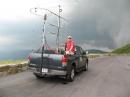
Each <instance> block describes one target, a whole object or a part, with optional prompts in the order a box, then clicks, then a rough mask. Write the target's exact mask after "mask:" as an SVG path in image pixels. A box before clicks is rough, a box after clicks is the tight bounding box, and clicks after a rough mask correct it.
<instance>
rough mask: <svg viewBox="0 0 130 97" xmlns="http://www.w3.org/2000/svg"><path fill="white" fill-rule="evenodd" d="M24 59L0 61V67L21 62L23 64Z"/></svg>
mask: <svg viewBox="0 0 130 97" xmlns="http://www.w3.org/2000/svg"><path fill="white" fill-rule="evenodd" d="M25 61H26V60H25V59H20V60H2V61H0V65H6V64H19V63H21V62H25Z"/></svg>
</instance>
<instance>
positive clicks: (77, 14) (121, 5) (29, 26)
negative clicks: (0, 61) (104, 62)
mask: <svg viewBox="0 0 130 97" xmlns="http://www.w3.org/2000/svg"><path fill="white" fill-rule="evenodd" d="M58 4H61V7H62V9H63V11H62V14H61V15H62V16H63V17H64V18H66V20H67V22H66V21H62V29H61V38H60V39H61V43H63V42H64V41H65V39H66V37H67V35H71V36H72V37H73V38H74V40H75V42H76V44H78V45H80V46H82V47H83V48H84V49H95V48H96V49H101V50H107V51H110V50H113V49H115V48H118V47H121V46H123V45H125V44H129V43H130V19H129V17H130V1H129V0H1V1H0V52H3V51H15V50H32V49H35V48H38V47H39V46H41V42H42V29H43V18H42V17H41V16H36V15H34V14H32V13H31V12H30V9H31V8H35V7H37V8H41V7H42V8H47V9H49V10H51V11H54V12H57V10H58V7H57V6H58ZM37 14H38V15H44V14H47V16H48V17H47V23H46V32H47V40H48V42H49V43H50V45H51V46H52V47H54V46H55V35H52V34H50V33H49V32H56V29H55V28H54V27H51V26H50V25H49V24H50V23H52V24H57V18H56V17H55V16H53V15H52V14H50V13H48V12H46V11H41V10H38V11H37Z"/></svg>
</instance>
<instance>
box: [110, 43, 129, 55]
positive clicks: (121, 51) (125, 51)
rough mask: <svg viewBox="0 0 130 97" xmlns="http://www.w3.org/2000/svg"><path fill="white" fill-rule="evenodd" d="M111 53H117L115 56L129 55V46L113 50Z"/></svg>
mask: <svg viewBox="0 0 130 97" xmlns="http://www.w3.org/2000/svg"><path fill="white" fill-rule="evenodd" d="M112 53H117V54H127V53H130V44H127V45H125V46H123V47H121V48H118V49H115V50H114V51H112Z"/></svg>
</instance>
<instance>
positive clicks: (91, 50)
mask: <svg viewBox="0 0 130 97" xmlns="http://www.w3.org/2000/svg"><path fill="white" fill-rule="evenodd" d="M86 51H88V52H89V53H107V52H105V51H102V50H97V49H89V50H86Z"/></svg>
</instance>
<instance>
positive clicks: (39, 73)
mask: <svg viewBox="0 0 130 97" xmlns="http://www.w3.org/2000/svg"><path fill="white" fill-rule="evenodd" d="M41 54H42V50H41V49H39V50H37V51H35V52H32V53H31V54H30V55H29V57H28V60H29V61H28V68H29V70H31V71H33V73H34V75H35V76H36V77H37V78H41V77H45V76H48V75H58V76H63V77H64V78H65V79H66V80H67V81H73V80H74V77H75V74H76V72H80V71H87V70H88V57H87V55H86V52H85V51H84V50H83V49H82V48H81V47H79V46H76V52H75V54H74V55H65V54H64V51H62V52H61V53H55V52H54V51H49V50H46V51H44V54H43V57H41Z"/></svg>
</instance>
